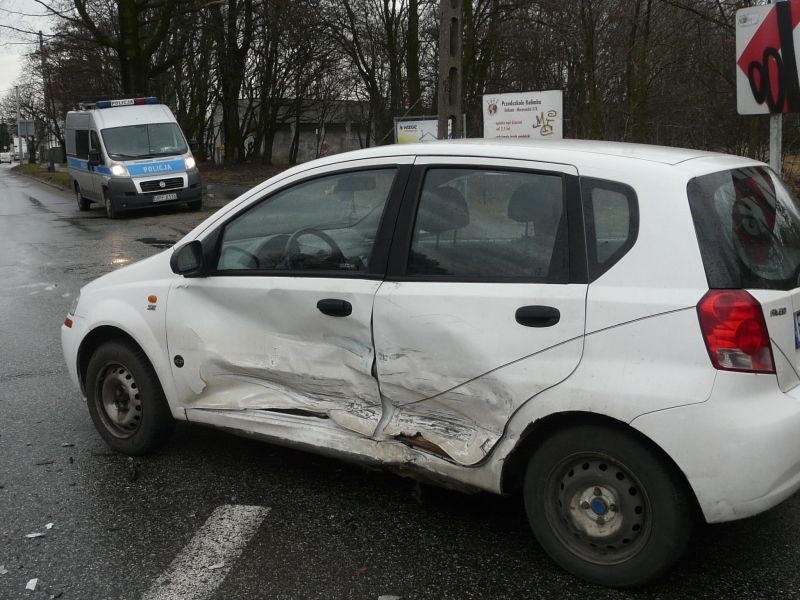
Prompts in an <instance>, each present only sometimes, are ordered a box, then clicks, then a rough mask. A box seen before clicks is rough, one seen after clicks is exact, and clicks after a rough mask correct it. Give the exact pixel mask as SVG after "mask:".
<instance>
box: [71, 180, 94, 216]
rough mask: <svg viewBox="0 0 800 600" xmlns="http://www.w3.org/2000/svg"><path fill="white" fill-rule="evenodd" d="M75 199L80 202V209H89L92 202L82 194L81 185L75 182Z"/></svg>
mask: <svg viewBox="0 0 800 600" xmlns="http://www.w3.org/2000/svg"><path fill="white" fill-rule="evenodd" d="M75 200H76V201H77V202H78V210H89V205H90V204H91V203H92V202H91V201H90V200H87V199H86V198H84V197H83V194H81V186H80V185H79V184H78V182H77V181H76V182H75Z"/></svg>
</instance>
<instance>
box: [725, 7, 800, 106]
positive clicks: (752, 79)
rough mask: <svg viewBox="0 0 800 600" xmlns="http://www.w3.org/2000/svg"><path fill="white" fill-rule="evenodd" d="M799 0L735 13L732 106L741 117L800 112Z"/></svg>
mask: <svg viewBox="0 0 800 600" xmlns="http://www.w3.org/2000/svg"><path fill="white" fill-rule="evenodd" d="M798 23H800V0H787V1H785V2H776V3H775V4H767V5H763V6H753V7H750V8H743V9H741V10H738V11H736V106H737V109H738V111H739V114H741V115H756V114H766V113H786V112H800V79H798V72H797V56H796V51H797V48H798V47H800V39H798V35H800V32H798V31H797V25H798Z"/></svg>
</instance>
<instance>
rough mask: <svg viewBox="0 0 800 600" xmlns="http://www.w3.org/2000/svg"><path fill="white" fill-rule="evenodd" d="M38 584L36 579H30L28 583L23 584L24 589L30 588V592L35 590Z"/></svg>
mask: <svg viewBox="0 0 800 600" xmlns="http://www.w3.org/2000/svg"><path fill="white" fill-rule="evenodd" d="M38 584H39V580H38V579H31V580H30V581H28V585H26V586H25V589H26V590H30V591H31V592H35V591H36V586H37V585H38Z"/></svg>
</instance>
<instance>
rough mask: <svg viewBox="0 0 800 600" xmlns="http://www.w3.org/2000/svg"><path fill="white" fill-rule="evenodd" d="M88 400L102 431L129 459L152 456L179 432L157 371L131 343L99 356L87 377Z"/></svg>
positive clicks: (110, 345)
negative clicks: (174, 432)
mask: <svg viewBox="0 0 800 600" xmlns="http://www.w3.org/2000/svg"><path fill="white" fill-rule="evenodd" d="M86 399H87V401H88V405H89V414H90V415H91V417H92V421H93V422H94V425H95V427H96V428H97V431H98V432H99V433H100V435H101V436H102V438H103V439H104V440H105V442H106V443H107V444H108V445H109V446H110V447H111V448H113V449H114V450H116V451H117V452H122V453H123V454H130V455H134V456H138V455H141V454H147V453H149V452H152V451H153V450H155V449H156V448H158V447H159V446H162V445H163V444H164V443H166V441H167V440H168V439H169V437H170V435H171V434H172V431H173V429H174V427H175V421H174V419H173V418H172V414H171V412H170V410H169V406H168V404H167V401H166V398H165V397H164V392H163V390H162V389H161V384H160V383H159V381H158V377H157V376H156V373H155V371H154V370H153V367H152V365H151V364H150V362H149V361H148V360H147V357H146V356H145V355H144V353H143V352H142V351H141V350H140V349H139V348H137V347H136V346H134V345H133V344H131V343H129V342H125V341H122V340H120V341H110V342H106V343H105V344H103V345H102V346H100V347H99V348H98V349H97V350H95V352H94V354H93V355H92V358H91V359H90V360H89V367H88V369H87V371H86Z"/></svg>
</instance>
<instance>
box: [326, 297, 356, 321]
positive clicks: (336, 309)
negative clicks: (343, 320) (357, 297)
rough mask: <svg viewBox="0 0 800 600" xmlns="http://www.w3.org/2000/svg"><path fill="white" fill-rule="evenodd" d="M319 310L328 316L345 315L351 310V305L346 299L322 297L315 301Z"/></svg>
mask: <svg viewBox="0 0 800 600" xmlns="http://www.w3.org/2000/svg"><path fill="white" fill-rule="evenodd" d="M317 308H318V309H319V312H321V313H322V314H324V315H328V316H330V317H347V316H350V314H351V313H352V312H353V305H352V304H350V303H349V302H348V301H347V300H338V299H336V298H324V299H322V300H320V301H319V302H317Z"/></svg>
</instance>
